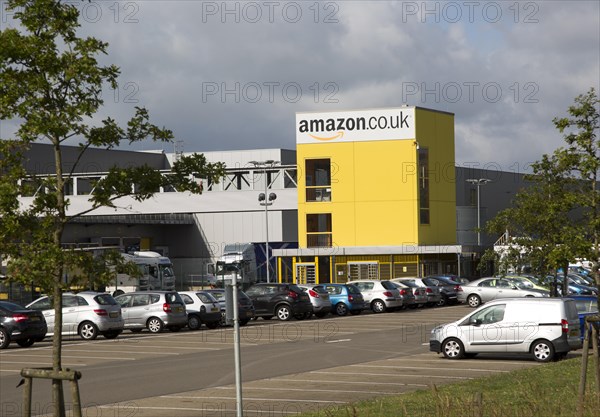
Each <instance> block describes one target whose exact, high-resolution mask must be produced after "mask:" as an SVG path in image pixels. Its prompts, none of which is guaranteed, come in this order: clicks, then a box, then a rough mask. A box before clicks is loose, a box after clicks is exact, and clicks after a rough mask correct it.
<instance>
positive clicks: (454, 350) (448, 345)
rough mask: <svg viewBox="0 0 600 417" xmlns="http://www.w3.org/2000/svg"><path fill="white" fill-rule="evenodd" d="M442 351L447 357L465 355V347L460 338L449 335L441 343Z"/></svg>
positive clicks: (460, 357)
mask: <svg viewBox="0 0 600 417" xmlns="http://www.w3.org/2000/svg"><path fill="white" fill-rule="evenodd" d="M442 353H443V354H444V357H446V358H447V359H462V358H463V357H464V356H465V347H464V346H463V344H462V342H461V341H460V340H458V339H456V338H454V337H451V338H450V339H446V340H445V341H444V343H443V344H442Z"/></svg>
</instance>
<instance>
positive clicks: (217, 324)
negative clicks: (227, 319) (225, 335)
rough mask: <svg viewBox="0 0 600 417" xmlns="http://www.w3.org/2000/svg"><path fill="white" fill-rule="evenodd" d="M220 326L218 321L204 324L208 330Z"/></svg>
mask: <svg viewBox="0 0 600 417" xmlns="http://www.w3.org/2000/svg"><path fill="white" fill-rule="evenodd" d="M220 324H221V322H218V321H209V322H208V323H206V327H208V328H209V329H216V328H217V327H219V325H220Z"/></svg>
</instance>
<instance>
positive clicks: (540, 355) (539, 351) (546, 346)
mask: <svg viewBox="0 0 600 417" xmlns="http://www.w3.org/2000/svg"><path fill="white" fill-rule="evenodd" d="M531 354H532V355H533V359H535V360H536V361H538V362H550V361H551V360H552V359H554V346H553V345H552V343H550V342H549V341H547V340H545V339H540V340H536V341H535V342H533V344H532V345H531Z"/></svg>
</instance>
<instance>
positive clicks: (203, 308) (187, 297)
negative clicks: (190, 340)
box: [179, 291, 221, 330]
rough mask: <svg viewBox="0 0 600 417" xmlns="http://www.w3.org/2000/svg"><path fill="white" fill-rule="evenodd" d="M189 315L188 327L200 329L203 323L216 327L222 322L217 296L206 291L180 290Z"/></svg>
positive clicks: (212, 327)
mask: <svg viewBox="0 0 600 417" xmlns="http://www.w3.org/2000/svg"><path fill="white" fill-rule="evenodd" d="M179 295H180V296H181V299H182V300H183V302H184V303H185V310H186V312H187V315H188V328H189V329H190V330H198V329H200V326H201V325H202V323H204V325H205V326H206V327H208V328H209V329H216V328H217V327H219V324H220V323H221V305H220V304H219V302H218V301H217V299H216V298H215V297H213V296H212V295H211V294H209V293H207V292H205V291H179Z"/></svg>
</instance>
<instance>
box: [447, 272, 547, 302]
mask: <svg viewBox="0 0 600 417" xmlns="http://www.w3.org/2000/svg"><path fill="white" fill-rule="evenodd" d="M549 296H550V292H549V291H543V290H535V289H525V288H522V287H519V286H517V285H516V283H515V282H513V281H511V280H510V279H506V278H494V277H487V278H480V279H477V280H475V281H471V282H470V283H468V284H463V285H462V292H459V293H458V301H459V302H461V303H465V302H466V303H467V304H469V306H471V307H473V308H475V307H479V305H481V304H482V303H486V302H488V301H491V300H495V299H498V298H516V297H549Z"/></svg>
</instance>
